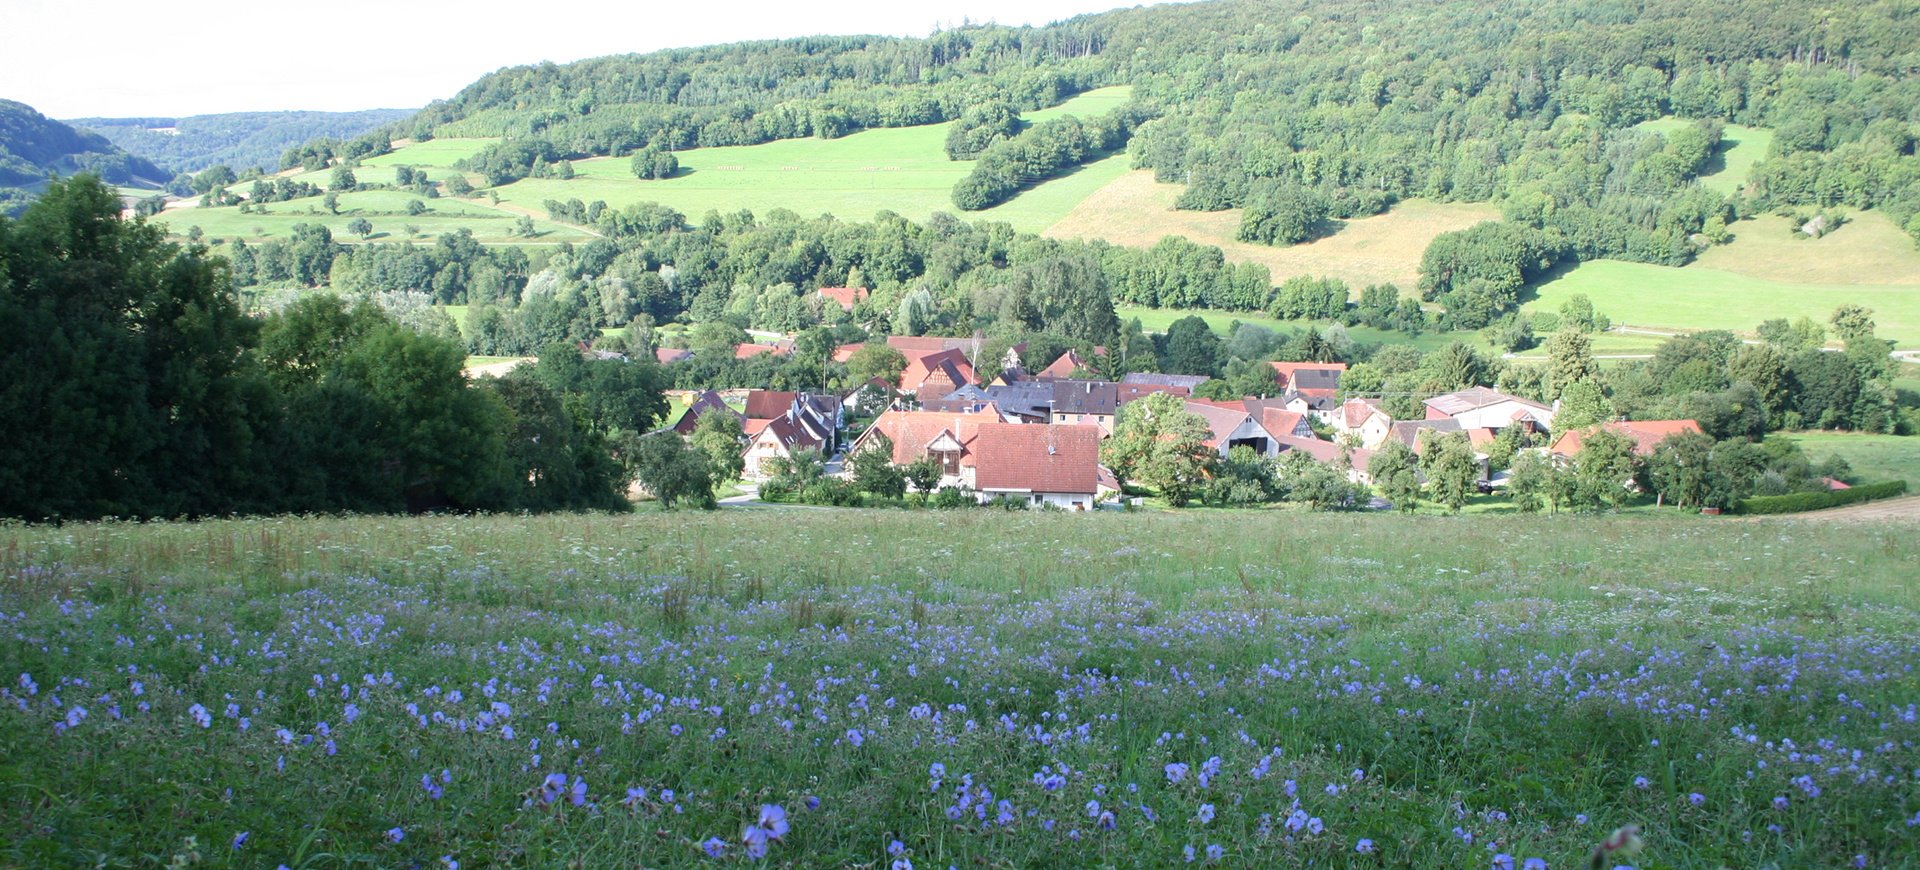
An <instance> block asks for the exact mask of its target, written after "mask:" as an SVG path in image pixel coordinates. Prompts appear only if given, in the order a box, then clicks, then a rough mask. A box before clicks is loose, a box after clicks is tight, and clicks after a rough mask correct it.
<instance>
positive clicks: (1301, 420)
mask: <svg viewBox="0 0 1920 870" xmlns="http://www.w3.org/2000/svg"><path fill="white" fill-rule="evenodd" d="M1253 410H1254V409H1252V408H1249V409H1247V412H1248V413H1253ZM1259 412H1260V413H1259V415H1258V416H1256V417H1255V418H1254V419H1256V420H1259V421H1260V428H1262V429H1265V430H1267V434H1268V435H1271V436H1273V437H1275V438H1278V437H1280V436H1282V435H1296V436H1300V437H1304V438H1313V437H1318V436H1315V435H1314V434H1313V427H1312V426H1310V425H1308V424H1307V415H1305V414H1302V413H1300V412H1299V411H1289V410H1287V409H1285V408H1271V407H1268V408H1260V409H1259Z"/></svg>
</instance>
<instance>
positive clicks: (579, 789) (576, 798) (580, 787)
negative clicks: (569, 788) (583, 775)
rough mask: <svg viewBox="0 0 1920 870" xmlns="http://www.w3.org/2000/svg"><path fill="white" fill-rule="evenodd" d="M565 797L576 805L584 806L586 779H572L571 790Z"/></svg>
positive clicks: (585, 801)
mask: <svg viewBox="0 0 1920 870" xmlns="http://www.w3.org/2000/svg"><path fill="white" fill-rule="evenodd" d="M567 799H568V800H569V801H571V802H572V803H573V805H574V806H576V807H583V806H586V805H587V781H586V780H584V779H576V780H574V781H573V792H572V794H570V795H569V796H568V798H567Z"/></svg>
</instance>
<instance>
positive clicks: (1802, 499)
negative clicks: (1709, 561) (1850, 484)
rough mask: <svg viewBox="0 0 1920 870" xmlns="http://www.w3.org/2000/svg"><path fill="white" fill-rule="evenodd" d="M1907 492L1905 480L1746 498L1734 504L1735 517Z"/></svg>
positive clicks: (1789, 511) (1815, 506)
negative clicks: (1850, 487) (1829, 490)
mask: <svg viewBox="0 0 1920 870" xmlns="http://www.w3.org/2000/svg"><path fill="white" fill-rule="evenodd" d="M1906 491H1907V482H1906V481H1904V480H1889V481H1887V482H1885V483H1874V484H1869V485H1867V486H1856V487H1854V488H1852V489H1836V490H1833V491H1831V492H1796V493H1793V494H1792V495H1770V496H1761V497H1758V498H1745V499H1741V500H1739V501H1737V502H1734V504H1733V512H1734V513H1736V514H1793V513H1799V512H1801V511H1817V510H1820V509H1822V508H1830V507H1839V506H1840V505H1843V504H1853V503H1854V502H1857V501H1870V500H1872V499H1876V498H1890V497H1892V496H1896V495H1901V494H1903V493H1905V492H1906Z"/></svg>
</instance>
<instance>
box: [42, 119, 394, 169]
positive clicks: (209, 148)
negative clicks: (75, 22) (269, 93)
mask: <svg viewBox="0 0 1920 870" xmlns="http://www.w3.org/2000/svg"><path fill="white" fill-rule="evenodd" d="M413 114H414V113H413V111H412V110H408V109H369V110H367V111H363V112H228V113H225V114H219V115H193V116H190V117H185V118H74V119H71V120H68V121H66V122H65V123H67V124H69V125H71V126H74V127H79V128H82V129H85V130H90V131H92V132H95V133H98V134H100V135H101V136H102V137H104V138H105V139H106V140H107V141H109V142H112V143H113V144H114V145H117V146H119V147H120V148H121V149H122V150H125V151H127V152H129V153H132V154H137V155H139V156H141V157H143V158H146V159H147V160H149V161H152V162H153V163H154V164H155V165H157V166H159V167H160V168H162V169H165V170H166V171H167V173H168V176H169V177H171V176H174V175H178V174H180V173H183V172H184V173H195V172H200V171H201V170H204V169H210V168H212V167H214V166H217V165H221V164H224V165H226V166H230V167H232V168H234V169H235V170H246V169H248V168H250V167H256V166H257V167H259V168H261V169H263V170H265V171H267V172H272V171H274V170H275V169H277V168H279V163H280V155H281V154H282V153H283V152H285V151H286V150H287V149H288V148H292V147H295V146H298V145H301V144H303V143H305V142H307V141H310V140H313V139H342V140H345V139H353V138H356V137H359V136H361V135H363V134H365V133H367V132H369V131H371V130H373V129H375V128H377V127H381V126H384V125H387V124H391V123H394V122H395V121H400V120H404V119H406V118H409V117H412V115H413ZM162 130H166V131H170V132H161V131H162Z"/></svg>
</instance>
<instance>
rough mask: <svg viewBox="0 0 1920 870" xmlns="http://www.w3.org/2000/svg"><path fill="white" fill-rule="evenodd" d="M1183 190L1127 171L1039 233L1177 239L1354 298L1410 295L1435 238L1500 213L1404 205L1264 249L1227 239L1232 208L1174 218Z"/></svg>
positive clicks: (1132, 240) (1136, 241)
mask: <svg viewBox="0 0 1920 870" xmlns="http://www.w3.org/2000/svg"><path fill="white" fill-rule="evenodd" d="M1183 189H1185V188H1184V185H1179V184H1160V183H1158V182H1155V181H1154V180H1153V173H1152V172H1149V171H1146V170H1139V171H1134V172H1128V173H1125V174H1123V175H1120V176H1119V177H1117V178H1115V179H1114V180H1113V181H1112V183H1110V184H1108V185H1107V186H1105V187H1103V188H1101V189H1100V190H1099V191H1097V192H1095V193H1094V194H1092V195H1091V196H1089V197H1087V198H1086V199H1085V201H1083V202H1081V203H1080V204H1079V205H1078V206H1077V207H1076V208H1074V209H1073V210H1072V211H1071V212H1070V213H1069V214H1068V215H1067V216H1066V217H1065V218H1064V219H1062V220H1061V221H1060V222H1058V223H1056V224H1054V225H1053V226H1052V227H1051V228H1050V229H1048V230H1047V233H1046V234H1047V235H1049V236H1053V237H1055V238H1101V239H1106V240H1107V241H1109V242H1113V243H1114V244H1117V245H1129V246H1133V247H1151V246H1152V245H1153V244H1154V243H1156V242H1158V241H1160V239H1161V238H1162V237H1165V236H1184V237H1186V238H1187V239H1189V240H1192V241H1194V242H1198V243H1201V244H1207V245H1218V246H1219V247H1220V248H1221V250H1223V251H1225V252H1226V255H1227V259H1229V260H1232V261H1235V262H1249V261H1250V262H1255V263H1264V264H1266V266H1267V268H1268V269H1269V270H1271V271H1272V272H1273V278H1274V280H1275V281H1283V280H1285V279H1287V278H1289V277H1291V276H1294V275H1314V276H1330V277H1335V278H1339V279H1341V280H1344V281H1346V282H1347V283H1348V284H1350V285H1352V286H1353V288H1354V290H1355V291H1356V292H1357V291H1359V290H1360V289H1361V288H1364V287H1365V286H1366V285H1368V284H1379V283H1393V284H1397V285H1399V286H1400V288H1401V289H1403V290H1412V289H1413V287H1414V285H1415V284H1416V283H1417V282H1418V280H1419V275H1418V271H1417V270H1418V267H1419V265H1420V255H1421V253H1422V252H1424V251H1425V250H1426V247H1427V243H1428V242H1430V241H1432V240H1433V237H1434V236H1436V235H1439V234H1440V233H1443V232H1447V231H1449V230H1460V229H1466V228H1467V227H1470V226H1473V225H1474V224H1476V223H1479V222H1481V221H1488V220H1499V219H1500V210H1499V209H1498V208H1496V207H1493V206H1489V205H1466V204H1452V203H1434V202H1426V201H1424V200H1408V201H1406V202H1402V203H1400V204H1398V205H1396V206H1394V207H1393V209H1392V210H1390V211H1388V212H1387V213H1386V214H1383V215H1377V216H1375V217H1370V218H1360V219H1357V220H1350V221H1342V222H1340V224H1341V226H1340V228H1339V231H1338V232H1336V233H1334V234H1333V235H1331V236H1328V237H1327V238H1324V239H1319V240H1317V241H1314V242H1310V243H1308V244H1304V245H1294V246H1292V247H1288V248H1271V247H1267V246H1265V245H1252V244H1247V243H1245V242H1240V241H1236V240H1235V239H1234V233H1235V231H1236V230H1238V229H1239V226H1240V210H1239V209H1229V210H1227V211H1220V212H1194V211H1175V210H1174V209H1173V203H1174V200H1176V199H1178V198H1179V197H1180V192H1181V191H1182V190H1183Z"/></svg>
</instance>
